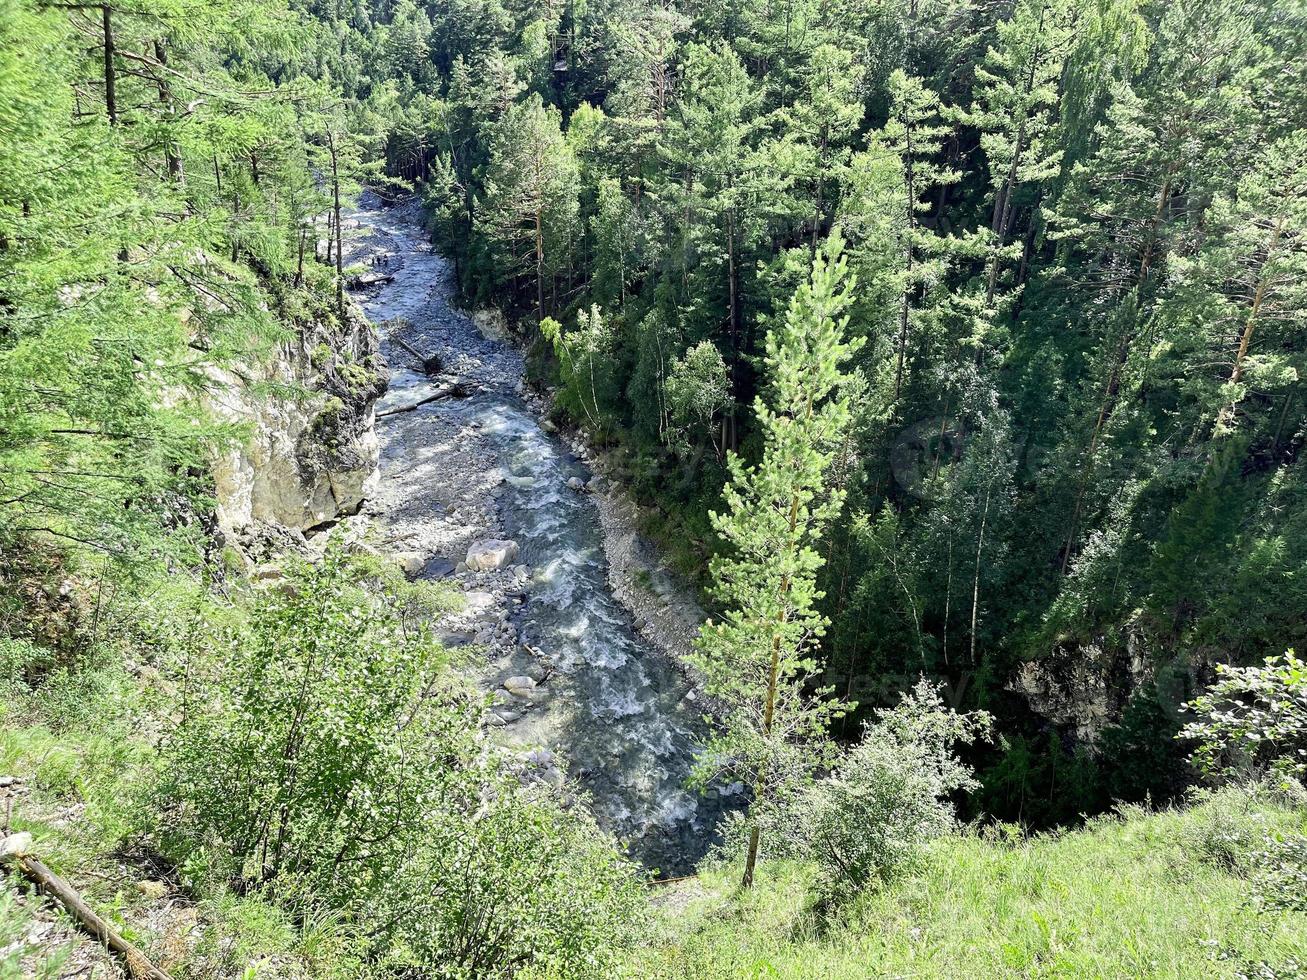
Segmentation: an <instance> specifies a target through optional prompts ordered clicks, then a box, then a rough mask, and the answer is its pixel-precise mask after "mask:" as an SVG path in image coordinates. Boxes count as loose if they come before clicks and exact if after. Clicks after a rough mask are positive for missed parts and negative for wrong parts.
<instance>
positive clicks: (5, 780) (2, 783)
mask: <svg viewBox="0 0 1307 980" xmlns="http://www.w3.org/2000/svg"><path fill="white" fill-rule="evenodd" d="M19 782H21V780H20V779H19V778H18V777H17V776H0V789H8V788H9V787H10V786H16V785H17V784H18V783H19Z"/></svg>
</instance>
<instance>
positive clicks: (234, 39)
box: [0, 0, 369, 560]
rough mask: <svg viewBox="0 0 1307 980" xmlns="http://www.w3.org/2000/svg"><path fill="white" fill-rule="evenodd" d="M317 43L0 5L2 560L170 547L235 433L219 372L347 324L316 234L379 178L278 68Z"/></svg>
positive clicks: (306, 30) (237, 6) (320, 90)
mask: <svg viewBox="0 0 1307 980" xmlns="http://www.w3.org/2000/svg"><path fill="white" fill-rule="evenodd" d="M309 36H311V22H309V21H307V20H305V19H304V18H302V17H300V16H297V15H295V14H294V13H293V12H291V11H290V10H288V9H286V8H285V7H284V6H283V5H279V4H276V3H254V2H244V0H232V2H230V3H227V2H223V3H190V2H185V0H183V2H159V3H151V2H141V3H127V4H105V5H98V4H77V3H72V4H63V3H50V4H36V3H30V2H26V0H5V3H4V5H3V8H2V9H0V488H2V489H0V536H2V537H3V547H5V548H6V549H9V548H12V547H15V546H16V544H15V543H16V541H17V540H18V539H19V538H21V536H23V535H25V534H26V535H32V534H38V535H41V536H46V537H48V536H54V537H56V538H58V539H60V540H61V541H63V542H65V543H70V542H71V543H75V544H77V545H78V546H80V547H82V548H84V549H90V550H94V551H98V552H102V553H104V554H107V555H110V556H113V557H116V558H120V559H128V560H131V559H137V558H141V557H148V556H150V555H152V554H154V553H155V552H157V551H158V550H159V549H160V548H162V547H163V545H164V543H165V540H166V539H165V536H163V535H161V534H160V533H159V532H160V531H161V530H163V529H165V528H169V527H175V525H177V524H178V523H180V522H183V521H184V520H185V519H186V516H187V514H188V513H189V511H190V510H191V505H192V504H193V503H195V502H196V501H198V500H202V499H203V497H204V496H205V489H206V488H205V479H204V476H203V474H204V470H205V464H206V462H207V460H208V458H209V456H210V454H211V453H212V451H213V448H214V447H215V446H216V445H218V444H220V443H221V442H222V441H223V440H225V439H228V438H231V437H233V436H234V435H236V434H237V433H235V432H233V431H231V430H230V429H229V428H224V427H223V426H219V425H217V424H216V423H215V422H214V421H213V420H212V419H211V418H209V417H208V416H207V415H206V413H205V411H204V395H205V393H206V392H207V391H210V390H212V389H213V388H214V387H215V386H217V385H218V383H219V377H220V375H219V369H224V368H235V369H241V368H243V367H244V368H248V366H249V365H251V364H253V363H254V362H256V361H257V360H258V359H259V358H260V357H262V356H265V355H266V354H267V353H268V351H269V350H270V349H271V348H272V347H273V345H275V344H276V343H278V342H279V341H281V340H283V339H285V338H286V337H288V336H289V335H290V334H291V332H293V331H294V330H296V329H297V328H298V327H299V326H300V325H302V323H304V322H305V321H308V320H310V319H314V318H317V319H323V318H330V317H331V316H333V315H335V316H343V315H344V306H343V302H342V297H341V292H340V285H341V272H342V270H341V269H340V267H339V249H338V248H336V249H335V257H336V268H335V273H336V274H335V299H336V303H335V306H336V309H335V311H334V313H333V311H332V310H331V309H330V308H329V306H328V302H327V301H326V296H325V295H324V294H328V293H327V291H328V289H329V288H330V287H329V285H328V284H329V282H330V279H329V277H328V275H327V274H326V272H325V270H323V269H320V268H319V267H318V266H317V265H316V264H315V262H314V257H315V246H316V244H317V242H318V239H319V237H320V233H319V232H317V231H315V230H314V223H313V220H314V218H315V216H317V215H319V214H321V213H322V212H323V211H324V209H325V207H326V205H327V204H328V203H329V202H330V201H331V199H332V196H333V193H335V195H336V198H337V204H338V197H339V194H338V192H339V190H340V189H341V187H342V185H344V186H345V187H346V188H348V186H349V181H350V180H351V178H354V177H356V176H357V175H358V173H359V172H360V170H361V169H362V168H363V163H364V161H363V154H362V152H361V148H365V147H366V143H367V133H368V132H369V130H368V128H367V112H366V110H365V109H360V108H358V107H356V106H352V105H351V106H348V107H347V106H346V105H345V104H344V103H343V102H342V101H341V97H340V96H339V94H338V93H335V92H334V91H333V90H332V89H331V87H330V85H329V84H325V83H322V82H316V81H314V80H312V79H309V78H307V77H305V76H303V75H302V74H297V73H291V72H288V71H287V70H286V68H285V64H284V58H285V56H286V55H287V54H288V53H289V52H292V51H294V50H296V49H297V48H298V47H300V46H302V45H303V44H304V43H305V40H306V38H308V37H309ZM346 134H348V135H346ZM338 210H339V208H338V206H337V209H336V213H338ZM306 252H307V258H306ZM326 257H327V258H328V259H331V258H332V250H331V249H330V248H329V249H328V251H327V255H326ZM310 281H311V283H312V284H315V288H314V289H311V290H309V289H301V288H299V287H301V286H304V285H306V283H310Z"/></svg>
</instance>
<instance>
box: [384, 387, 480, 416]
mask: <svg viewBox="0 0 1307 980" xmlns="http://www.w3.org/2000/svg"><path fill="white" fill-rule="evenodd" d="M471 394H472V388H471V387H470V386H469V385H466V384H464V383H463V382H462V381H455V382H454V383H453V384H450V385H445V386H444V387H443V388H441V389H439V390H438V391H436V392H435V394H431V395H427V397H426V398H419V399H418V400H417V401H415V402H413V403H412V404H409V405H400V406H399V407H398V408H388V409H386V411H384V412H378V413H377V418H379V419H384V418H386V417H387V416H388V415H401V414H403V413H404V412H415V411H417V410H418V409H419V408H421V407H422V406H423V405H430V404H431V403H432V402H439V401H444V400H445V399H447V398H467V397H468V396H469V395H471Z"/></svg>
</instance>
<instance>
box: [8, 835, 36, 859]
mask: <svg viewBox="0 0 1307 980" xmlns="http://www.w3.org/2000/svg"><path fill="white" fill-rule="evenodd" d="M31 849H32V835H31V834H29V833H27V832H26V831H24V832H23V833H21V834H10V835H9V836H8V837H6V838H5V839H4V840H3V841H0V863H3V862H4V861H9V860H12V859H13V858H19V857H22V856H23V855H24V854H26V853H27V852H28V851H30V850H31Z"/></svg>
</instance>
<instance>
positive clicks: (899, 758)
mask: <svg viewBox="0 0 1307 980" xmlns="http://www.w3.org/2000/svg"><path fill="white" fill-rule="evenodd" d="M877 715H878V718H877V720H876V721H874V722H872V723H870V724H868V725H867V726H866V728H865V729H864V731H863V734H862V738H861V740H860V741H859V742H858V743H857V745H855V746H854V747H853V748H852V749H851V750H850V751H849V752H848V754H847V755H845V756H844V757H843V758H841V759H840V760H839V762H838V763H836V765H835V768H834V770H833V771H832V772H831V774H830V775H829V776H827V777H825V778H823V779H821V780H820V781H818V782H817V783H815V784H813V785H812V786H811V787H809V789H808V790H807V791H806V792H805V793H804V795H803V798H802V799H801V801H800V803H799V806H800V808H801V809H800V814H801V817H800V820H799V821H798V822H797V824H796V828H795V829H796V830H797V831H798V833H799V838H800V840H801V841H802V842H803V843H802V846H803V848H804V849H805V851H806V853H807V854H808V855H809V856H810V857H811V859H812V860H814V861H816V862H817V864H818V865H819V866H820V867H821V869H822V873H823V875H825V876H826V878H827V879H828V881H829V882H830V885H829V886H828V887H829V888H830V892H831V894H834V895H840V896H844V895H846V894H848V892H849V891H850V890H852V891H855V892H856V891H857V890H859V889H862V888H865V887H867V886H869V885H873V884H883V883H884V882H886V881H888V880H890V878H892V877H893V876H894V875H896V874H899V873H901V872H902V870H903V869H904V868H905V867H909V866H911V864H912V863H913V862H914V861H915V860H916V859H917V858H918V857H919V856H920V854H921V852H922V850H923V848H924V847H925V845H926V843H927V842H928V841H930V840H932V839H934V838H937V837H940V836H942V835H944V834H946V833H948V832H949V831H950V830H952V829H953V828H954V826H955V818H954V813H953V805H952V803H951V801H950V797H951V796H953V794H955V793H957V792H959V791H965V790H973V789H975V788H976V787H977V786H978V785H979V784H978V783H977V782H976V781H975V779H974V778H973V776H972V774H971V769H970V767H969V766H967V765H966V764H965V763H964V762H962V761H961V760H960V759H959V758H958V757H957V756H956V755H955V754H954V748H955V746H958V745H968V744H970V743H971V742H973V741H975V740H976V739H977V738H979V737H983V736H984V735H985V734H986V733H987V732H988V730H989V726H990V723H991V721H992V719H991V718H990V716H989V715H988V714H986V713H985V712H972V713H970V714H965V715H964V714H958V713H957V712H956V711H953V710H952V709H951V708H947V707H945V706H944V702H943V700H942V699H941V698H940V693H939V690H938V689H937V688H935V687H933V686H932V685H931V684H930V683H929V682H928V681H926V680H925V679H922V680H920V681H918V683H917V686H916V687H915V688H914V689H913V690H912V691H910V692H908V693H907V694H905V695H904V696H903V699H902V700H901V701H900V702H899V703H898V704H897V705H896V706H894V707H893V708H889V709H882V710H880V711H879V712H877Z"/></svg>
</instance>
